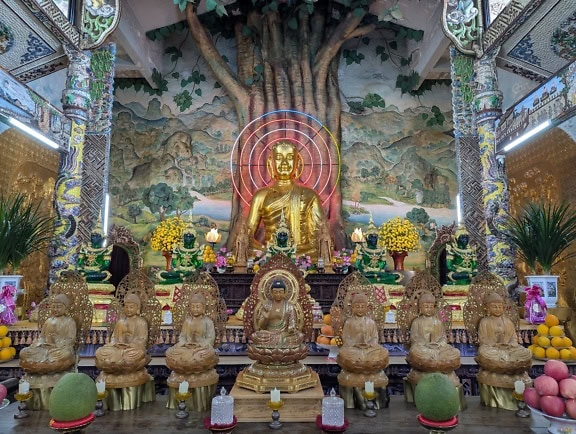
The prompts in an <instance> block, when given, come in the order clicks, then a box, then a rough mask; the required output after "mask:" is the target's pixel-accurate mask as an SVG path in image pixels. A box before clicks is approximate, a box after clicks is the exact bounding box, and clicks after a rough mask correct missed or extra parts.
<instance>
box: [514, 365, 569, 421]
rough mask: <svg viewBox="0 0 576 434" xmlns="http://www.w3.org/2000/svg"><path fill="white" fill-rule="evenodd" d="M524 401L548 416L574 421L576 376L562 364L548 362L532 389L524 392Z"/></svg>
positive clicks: (529, 388)
mask: <svg viewBox="0 0 576 434" xmlns="http://www.w3.org/2000/svg"><path fill="white" fill-rule="evenodd" d="M524 401H525V402H526V404H528V405H529V406H530V407H532V408H535V409H537V410H541V411H543V412H544V413H545V414H547V415H549V416H554V417H565V416H567V417H569V418H571V419H576V376H574V375H570V372H568V366H566V364H565V363H564V362H562V361H560V360H548V361H547V362H546V364H545V365H544V374H542V375H540V376H539V377H537V378H536V379H535V380H534V387H528V388H526V389H525V390H524Z"/></svg>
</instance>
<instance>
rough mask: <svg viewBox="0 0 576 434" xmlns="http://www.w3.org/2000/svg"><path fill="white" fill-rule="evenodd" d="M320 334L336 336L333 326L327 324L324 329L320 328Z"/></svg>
mask: <svg viewBox="0 0 576 434" xmlns="http://www.w3.org/2000/svg"><path fill="white" fill-rule="evenodd" d="M320 333H322V334H323V335H324V336H334V330H333V329H332V326H330V325H328V324H325V325H323V326H322V328H320Z"/></svg>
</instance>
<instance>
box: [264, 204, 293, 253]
mask: <svg viewBox="0 0 576 434" xmlns="http://www.w3.org/2000/svg"><path fill="white" fill-rule="evenodd" d="M278 253H282V254H283V255H286V256H288V257H289V258H290V259H296V246H295V245H293V243H292V239H291V237H290V229H288V225H287V224H286V219H285V218H284V213H282V215H281V217H280V222H279V223H278V227H277V228H276V233H275V236H274V237H272V239H271V240H270V241H269V242H268V245H267V246H266V257H267V258H268V259H269V258H271V257H272V256H274V255H276V254H278Z"/></svg>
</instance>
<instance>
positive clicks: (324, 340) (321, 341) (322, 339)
mask: <svg viewBox="0 0 576 434" xmlns="http://www.w3.org/2000/svg"><path fill="white" fill-rule="evenodd" d="M316 342H317V343H319V344H324V345H330V338H327V337H326V336H318V338H317V339H316Z"/></svg>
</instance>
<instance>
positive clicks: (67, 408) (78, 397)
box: [48, 373, 98, 422]
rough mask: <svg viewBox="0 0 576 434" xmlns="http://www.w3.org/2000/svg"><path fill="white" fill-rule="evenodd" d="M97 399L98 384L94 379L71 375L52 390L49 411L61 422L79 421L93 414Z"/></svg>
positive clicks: (81, 375)
mask: <svg viewBox="0 0 576 434" xmlns="http://www.w3.org/2000/svg"><path fill="white" fill-rule="evenodd" d="M97 399H98V392H97V391H96V383H94V380H92V378H90V377H89V376H88V375H86V374H81V373H69V374H66V375H64V376H63V377H62V378H60V380H58V382H57V383H56V385H55V386H54V389H52V392H51V393H50V403H49V405H48V410H49V411H50V416H52V418H53V419H54V420H57V421H59V422H69V421H73V420H78V419H82V418H84V417H86V416H88V415H89V414H90V413H92V411H93V410H94V407H95V405H96V400H97Z"/></svg>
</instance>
